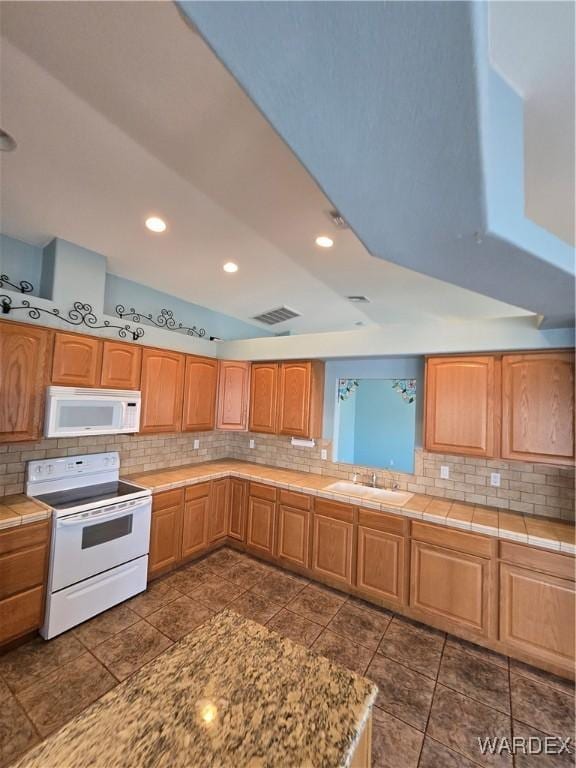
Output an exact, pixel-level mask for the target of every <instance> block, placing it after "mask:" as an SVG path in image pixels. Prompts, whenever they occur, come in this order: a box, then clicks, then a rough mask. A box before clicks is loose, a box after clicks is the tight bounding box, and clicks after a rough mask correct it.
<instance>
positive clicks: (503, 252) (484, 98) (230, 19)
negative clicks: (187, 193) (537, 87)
mask: <svg viewBox="0 0 576 768" xmlns="http://www.w3.org/2000/svg"><path fill="white" fill-rule="evenodd" d="M179 5H180V7H181V9H182V11H183V12H184V14H185V15H186V16H188V17H189V19H190V20H191V21H192V23H193V24H194V25H195V27H196V28H197V29H198V30H199V32H200V33H201V34H202V35H203V37H204V38H205V39H206V41H207V42H208V44H209V45H210V46H211V47H212V48H213V50H214V51H215V53H216V54H217V55H218V56H219V58H220V59H221V60H222V61H223V63H224V64H225V65H226V66H227V67H228V69H229V70H230V72H231V73H232V74H233V75H234V76H235V77H236V79H237V80H238V82H239V83H240V85H241V86H242V87H243V88H244V90H245V91H246V92H247V93H248V94H249V96H250V97H251V98H252V99H253V101H254V103H255V104H256V105H257V106H258V108H259V109H260V110H261V111H262V113H263V114H264V115H265V116H266V117H267V119H268V120H269V121H270V123H271V125H272V126H273V127H274V128H275V129H276V131H277V132H278V133H279V134H280V135H281V136H282V138H283V139H284V140H285V141H286V143H287V144H288V145H289V146H290V147H291V148H292V150H293V151H294V152H295V154H296V155H297V156H298V158H299V159H300V161H301V162H302V163H303V164H304V166H305V167H306V168H307V169H308V170H309V172H310V173H311V174H312V176H313V177H314V178H315V179H316V181H317V182H318V184H319V185H320V186H321V187H322V189H323V190H324V192H325V193H326V195H327V196H328V197H329V198H330V199H331V201H332V202H333V203H334V205H335V206H336V207H337V208H338V209H339V210H340V211H341V212H342V214H343V215H344V217H345V218H346V220H347V221H348V222H349V223H350V225H351V227H352V229H353V230H354V231H355V232H356V234H357V236H358V237H359V238H360V239H361V240H362V241H363V243H364V244H365V246H366V247H367V249H368V250H369V251H370V253H372V254H373V255H374V256H377V257H380V258H382V259H386V260H387V261H391V262H395V263H397V264H401V265H402V266H405V267H408V268H410V269H414V270H417V271H418V272H422V273H424V274H427V275H431V276H433V277H436V278H439V279H441V280H445V281H447V282H450V283H454V284H455V285H460V286H462V287H464V288H469V289H471V290H474V291H477V292H479V293H482V294H485V295H487V296H491V297H493V298H495V299H499V300H501V301H504V302H507V303H509V304H513V305H515V306H519V307H523V308H525V309H527V310H530V311H532V312H534V313H537V314H539V315H542V316H543V317H544V324H545V325H546V326H548V327H561V326H564V325H570V324H572V323H573V317H574V261H573V257H574V254H573V250H572V248H571V247H570V246H569V245H567V244H566V243H564V242H562V241H561V240H560V239H558V238H557V237H555V236H554V235H552V234H550V233H548V232H546V231H545V230H544V229H542V228H541V227H538V226H537V225H536V224H534V223H532V222H531V221H530V220H528V219H527V218H526V217H525V216H524V192H523V186H524V180H523V176H524V171H523V104H522V100H521V99H520V98H519V97H518V95H517V94H516V93H515V92H514V91H513V90H512V89H511V88H510V87H509V86H508V85H507V84H506V83H505V82H504V81H503V80H502V79H501V78H500V77H499V75H498V74H497V73H496V72H495V71H493V70H492V69H491V68H490V65H489V61H488V43H487V19H486V13H487V8H486V3H483V2H477V3H466V2H458V3H455V2H412V1H411V2H180V3H179ZM231 129H233V127H232V126H231Z"/></svg>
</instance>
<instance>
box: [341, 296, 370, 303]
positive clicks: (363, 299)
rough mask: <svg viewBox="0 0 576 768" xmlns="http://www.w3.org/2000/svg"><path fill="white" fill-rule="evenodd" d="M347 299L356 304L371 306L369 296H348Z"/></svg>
mask: <svg viewBox="0 0 576 768" xmlns="http://www.w3.org/2000/svg"><path fill="white" fill-rule="evenodd" d="M346 298H347V299H348V301H352V302H353V303H354V304H370V299H369V298H368V296H346Z"/></svg>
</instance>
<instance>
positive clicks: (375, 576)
mask: <svg viewBox="0 0 576 768" xmlns="http://www.w3.org/2000/svg"><path fill="white" fill-rule="evenodd" d="M405 561H406V539H405V538H404V537H403V536H397V535H395V534H392V533H388V532H386V531H377V530H373V529H372V528H366V527H364V526H363V525H360V526H358V560H357V563H356V586H357V587H358V589H360V590H362V592H364V593H366V595H367V596H368V597H370V596H373V597H378V598H382V599H384V600H388V601H394V602H396V603H401V604H403V603H405V602H406V596H405V586H404V585H405V574H404V567H405Z"/></svg>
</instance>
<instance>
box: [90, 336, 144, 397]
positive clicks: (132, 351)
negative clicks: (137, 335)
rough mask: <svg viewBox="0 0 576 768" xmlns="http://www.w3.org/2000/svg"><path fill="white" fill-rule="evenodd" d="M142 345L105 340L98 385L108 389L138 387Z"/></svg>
mask: <svg viewBox="0 0 576 768" xmlns="http://www.w3.org/2000/svg"><path fill="white" fill-rule="evenodd" d="M141 367H142V347H137V346H136V345H134V344H123V343H122V342H118V341H105V342H104V344H103V353H102V372H101V374H100V386H101V387H107V388H110V389H140V369H141Z"/></svg>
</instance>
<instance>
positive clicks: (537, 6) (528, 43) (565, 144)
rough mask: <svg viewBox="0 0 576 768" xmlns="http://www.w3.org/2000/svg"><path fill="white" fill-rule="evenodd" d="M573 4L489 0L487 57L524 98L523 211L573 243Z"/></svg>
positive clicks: (564, 1)
mask: <svg viewBox="0 0 576 768" xmlns="http://www.w3.org/2000/svg"><path fill="white" fill-rule="evenodd" d="M575 7H576V6H575V5H574V3H573V2H569V1H567V0H544V1H542V0H536V1H535V0H529V1H526V0H497V1H496V2H494V0H492V1H491V2H490V6H489V8H490V58H491V61H492V64H493V66H494V67H495V68H496V69H497V70H498V72H499V73H500V74H501V75H502V76H503V77H504V78H505V80H506V81H507V82H508V83H509V84H510V85H511V86H512V87H513V88H514V89H515V90H516V91H517V92H518V93H519V94H520V95H521V96H522V98H523V99H524V174H525V175H524V187H525V189H524V191H525V209H526V215H527V216H528V217H529V218H531V219H532V220H533V221H535V222H536V223H537V224H540V226H542V227H544V228H546V229H548V230H550V231H551V232H553V233H554V234H556V235H558V237H560V238H562V240H565V241H566V242H567V243H571V244H572V245H574V243H575V228H574V199H575V188H574V175H575V160H576V157H575V151H574V145H575V141H574V117H575V115H574V102H575V82H574V74H575V58H574V57H575V52H574V25H575Z"/></svg>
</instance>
